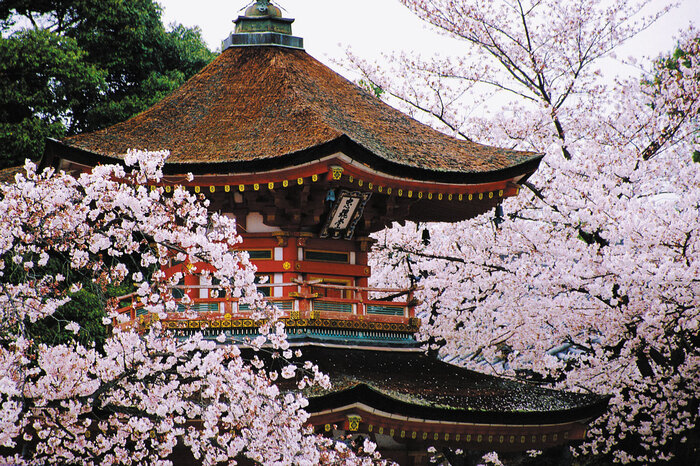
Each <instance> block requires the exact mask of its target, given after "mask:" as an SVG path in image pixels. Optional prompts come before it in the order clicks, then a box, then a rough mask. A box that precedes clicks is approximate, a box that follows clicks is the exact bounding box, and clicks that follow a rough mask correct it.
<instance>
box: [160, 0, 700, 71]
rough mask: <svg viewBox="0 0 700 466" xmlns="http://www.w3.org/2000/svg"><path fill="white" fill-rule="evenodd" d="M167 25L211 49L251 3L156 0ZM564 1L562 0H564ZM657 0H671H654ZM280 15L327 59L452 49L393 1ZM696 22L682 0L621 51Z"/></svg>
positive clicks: (656, 46) (649, 44) (665, 39)
mask: <svg viewBox="0 0 700 466" xmlns="http://www.w3.org/2000/svg"><path fill="white" fill-rule="evenodd" d="M157 1H158V3H160V4H161V6H162V7H163V9H164V12H163V21H164V22H165V23H166V24H169V23H171V22H178V23H181V24H183V25H185V26H190V27H191V26H199V27H200V28H201V29H202V33H203V36H204V39H205V40H206V41H207V44H208V45H209V48H210V49H212V50H215V49H217V48H219V47H220V44H221V41H222V40H223V39H224V38H225V37H227V36H228V35H229V34H230V33H231V31H232V30H233V23H232V21H233V20H234V19H235V18H237V17H238V15H239V14H242V11H241V10H242V9H243V8H244V7H245V6H247V5H248V4H250V3H251V2H250V1H248V0H157ZM562 1H565V0H562ZM656 1H657V2H658V4H660V5H664V4H668V3H670V0H656ZM273 3H275V4H277V5H279V6H281V7H282V8H283V12H284V16H285V17H291V18H295V19H296V21H295V22H294V24H293V26H292V27H293V33H294V35H296V36H300V37H303V38H304V46H305V49H306V51H307V52H308V53H310V54H311V55H313V56H314V57H316V58H317V59H319V60H321V61H323V62H325V63H328V59H327V58H326V57H327V56H331V57H340V56H342V54H343V52H342V51H343V49H344V48H345V47H347V46H351V47H352V49H353V50H354V51H355V53H356V54H357V55H359V56H363V57H365V58H372V57H378V56H379V52H391V51H394V50H417V51H420V52H421V53H424V54H430V53H432V52H436V51H440V52H445V50H450V49H455V47H459V46H460V45H459V44H457V45H455V41H451V40H449V39H446V38H444V37H441V36H439V35H438V34H436V33H435V32H433V31H430V30H428V29H427V28H426V26H425V25H424V23H423V22H422V21H420V20H419V19H417V18H416V17H415V16H414V15H413V14H412V13H411V12H410V11H408V9H406V8H405V7H404V6H402V5H401V4H400V3H399V2H398V1H397V0H278V1H277V2H273ZM689 24H694V25H695V26H696V27H700V0H680V6H679V8H677V9H675V10H673V11H672V12H671V13H670V14H669V15H667V16H666V17H664V18H662V20H661V21H659V22H657V23H656V24H655V25H653V26H652V27H651V28H650V29H648V30H647V31H644V32H643V33H642V34H640V35H639V36H638V37H637V38H636V39H634V41H633V42H632V43H630V44H629V46H628V47H626V48H625V49H623V50H621V51H620V53H619V55H620V56H627V55H633V56H635V57H636V58H638V59H641V58H643V57H656V56H657V55H658V54H659V53H662V52H666V51H669V50H671V49H672V48H673V46H674V40H673V37H674V36H675V35H676V34H677V31H678V30H680V29H681V28H684V27H687V26H688V25H689Z"/></svg>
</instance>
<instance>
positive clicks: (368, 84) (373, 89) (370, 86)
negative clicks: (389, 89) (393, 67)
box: [357, 79, 384, 99]
mask: <svg viewBox="0 0 700 466" xmlns="http://www.w3.org/2000/svg"><path fill="white" fill-rule="evenodd" d="M357 85H358V86H360V87H361V88H362V89H364V90H366V91H367V92H369V93H370V94H372V95H374V96H375V97H376V98H378V99H381V98H382V94H384V89H382V88H381V87H380V86H377V85H376V84H374V83H373V82H372V81H368V80H364V79H360V80H359V81H358V82H357Z"/></svg>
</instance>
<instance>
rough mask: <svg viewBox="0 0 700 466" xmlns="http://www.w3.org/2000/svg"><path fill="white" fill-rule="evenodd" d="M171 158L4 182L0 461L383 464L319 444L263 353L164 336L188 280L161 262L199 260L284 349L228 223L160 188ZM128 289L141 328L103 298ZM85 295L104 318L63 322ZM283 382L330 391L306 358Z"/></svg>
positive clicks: (275, 346) (31, 173) (178, 190)
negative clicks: (185, 457)
mask: <svg viewBox="0 0 700 466" xmlns="http://www.w3.org/2000/svg"><path fill="white" fill-rule="evenodd" d="M166 157H167V153H164V152H138V151H133V152H130V153H129V154H127V156H126V157H125V166H119V165H105V166H97V167H95V168H94V169H93V170H92V171H91V172H86V173H82V174H80V175H79V176H77V177H75V176H71V175H70V174H66V173H63V172H60V173H55V172H54V171H53V170H51V169H47V170H45V171H44V172H42V173H37V171H36V167H35V166H34V165H33V164H32V163H30V162H27V164H26V173H25V174H20V175H17V176H16V179H15V182H14V183H11V184H6V185H2V186H0V463H12V464H24V463H32V464H35V463H36V464H38V463H59V464H69V463H80V464H168V463H169V462H170V460H171V458H172V455H173V453H174V452H176V451H180V453H177V454H178V455H181V454H182V453H181V452H182V449H183V448H184V449H186V450H188V451H189V453H188V454H189V455H191V456H192V457H193V458H194V459H196V460H197V461H198V462H199V463H201V464H217V463H220V462H230V463H235V460H236V458H241V457H247V458H250V459H252V460H254V461H257V462H260V463H263V464H306V465H312V464H318V463H319V462H321V461H325V460H328V461H331V462H333V461H336V462H343V461H344V462H346V463H347V464H375V463H377V462H378V461H379V460H378V459H377V456H376V455H374V454H361V455H360V456H362V457H360V456H357V455H356V454H355V451H354V450H352V449H350V448H347V447H346V446H345V444H342V445H341V446H338V445H337V442H336V441H334V440H332V439H326V438H323V437H319V436H316V435H314V434H313V432H312V431H311V430H309V428H308V427H307V426H306V425H305V424H306V421H307V419H308V414H307V413H306V412H305V411H304V407H306V406H307V404H308V402H307V400H306V399H305V398H303V397H302V396H301V395H300V394H299V393H298V392H293V391H291V392H290V391H281V390H280V389H279V388H278V386H277V385H275V384H274V383H273V379H274V378H275V375H274V374H273V373H271V371H268V370H267V369H266V367H265V364H264V363H262V362H261V361H262V359H263V358H258V357H254V358H253V359H252V360H250V359H249V358H248V357H244V356H243V355H242V353H241V351H240V349H239V348H238V347H236V346H222V345H218V344H217V343H218V342H216V341H211V340H206V339H204V338H203V337H202V335H201V334H196V335H194V336H192V337H190V338H174V337H172V336H170V335H169V334H167V333H166V332H164V331H163V330H162V329H161V328H160V325H159V323H158V317H162V316H164V315H165V313H167V312H168V311H169V310H173V309H174V308H175V306H176V304H177V303H176V301H175V299H174V298H173V295H172V292H171V287H172V286H173V284H176V283H177V281H178V280H179V279H180V278H182V277H181V276H175V277H173V276H167V275H166V274H165V273H164V272H163V269H164V267H166V266H168V265H169V264H171V263H172V262H173V261H177V262H185V263H188V264H199V265H201V264H206V265H207V270H208V273H210V274H211V276H212V277H213V278H216V279H217V280H218V283H220V285H219V286H220V287H221V288H222V290H224V291H226V292H227V293H229V294H230V295H231V296H236V297H240V299H241V300H243V301H244V302H247V303H249V304H251V306H252V307H254V308H256V309H258V314H259V315H261V316H262V317H265V318H266V324H265V325H264V326H263V327H262V328H261V329H260V331H261V335H262V336H261V337H260V338H259V339H257V340H256V341H255V342H254V343H255V345H254V346H255V347H256V348H258V349H259V348H260V347H262V346H263V345H265V346H266V347H269V348H271V350H273V351H278V352H283V353H284V354H285V355H286V354H287V353H289V345H288V343H287V341H286V335H285V333H284V328H283V325H282V324H281V322H277V321H276V320H275V318H276V311H275V309H274V308H272V307H270V306H267V305H266V304H265V302H264V300H263V297H262V296H261V295H259V294H258V293H257V291H256V286H255V283H254V277H255V275H254V274H255V270H254V268H253V267H252V265H251V264H250V263H249V261H248V257H247V255H246V254H243V253H240V252H237V251H236V250H235V249H234V247H235V245H236V244H237V243H238V242H239V241H240V238H239V237H238V235H237V234H236V228H235V221H234V220H232V219H230V218H228V217H226V216H223V215H218V214H216V213H210V212H209V211H208V208H207V207H208V205H207V201H206V200H205V199H204V198H198V197H196V196H195V195H193V194H190V193H189V192H188V191H187V190H186V189H184V188H182V187H179V186H173V187H172V189H171V190H165V189H164V187H163V186H162V185H163V184H164V183H165V181H164V180H163V175H162V167H163V163H164V161H165V158H166ZM167 191H171V192H167ZM200 268H201V267H200ZM184 270H185V271H184V272H181V274H183V273H196V272H197V267H192V268H191V269H190V268H187V267H185V268H184ZM124 286H126V287H127V288H128V289H130V290H132V291H133V293H132V294H135V295H136V296H138V298H139V300H138V301H139V303H140V304H139V305H140V306H143V309H144V312H146V313H148V314H149V315H150V316H151V321H152V322H153V324H152V325H151V326H150V328H148V329H147V331H145V332H141V333H139V332H136V331H135V330H134V329H131V328H130V327H129V326H124V325H121V324H122V323H123V321H124V316H123V315H121V314H119V313H118V312H117V309H118V307H119V306H120V296H113V295H112V294H110V293H111V291H113V290H114V289H120V288H119V287H124ZM86 288H89V289H90V290H91V293H93V294H94V295H95V296H97V297H98V301H99V304H98V305H99V307H100V308H101V309H102V311H103V314H102V315H103V321H100V322H97V323H95V322H89V321H86V320H85V318H84V317H85V316H84V315H81V316H79V317H80V318H76V319H73V320H71V319H67V318H66V317H65V313H62V309H63V307H65V306H66V305H68V304H70V303H71V301H72V300H75V299H77V296H78V295H79V294H80V293H81V292H84V290H85V289H86ZM122 305H123V304H122ZM84 313H85V314H87V309H84ZM38 324H44V325H54V326H56V325H57V326H59V327H60V328H59V330H62V331H64V334H63V335H62V338H63V340H61V341H59V342H56V341H52V340H48V339H46V338H45V335H41V334H40V332H37V330H36V329H37V327H36V325H38ZM94 325H106V326H108V327H110V328H111V332H110V333H109V335H108V336H107V338H106V339H105V341H104V342H102V343H101V344H99V345H98V344H96V342H95V341H89V339H88V342H87V343H80V342H79V341H78V339H77V337H78V336H80V335H83V333H84V332H86V331H87V330H88V327H90V326H94ZM41 328H45V327H41ZM74 337H75V338H74ZM289 356H291V355H289ZM283 376H284V377H295V378H296V380H298V382H299V383H300V384H327V383H328V382H327V378H325V377H324V376H323V374H320V373H319V372H318V370H317V369H316V370H315V368H314V367H313V365H311V364H307V365H306V367H305V369H297V368H296V367H295V366H288V367H286V368H285V369H284V371H283ZM365 448H366V449H367V447H365ZM176 449H179V450H176ZM370 453H371V452H370ZM3 454H4V455H5V456H2V455H3Z"/></svg>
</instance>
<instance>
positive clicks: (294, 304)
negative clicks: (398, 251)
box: [114, 281, 416, 327]
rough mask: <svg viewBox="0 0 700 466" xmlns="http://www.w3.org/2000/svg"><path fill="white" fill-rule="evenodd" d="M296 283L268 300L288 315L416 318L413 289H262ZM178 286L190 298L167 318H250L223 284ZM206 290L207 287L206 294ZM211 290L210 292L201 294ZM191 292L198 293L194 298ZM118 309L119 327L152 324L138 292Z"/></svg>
mask: <svg viewBox="0 0 700 466" xmlns="http://www.w3.org/2000/svg"><path fill="white" fill-rule="evenodd" d="M285 287H296V288H297V289H296V290H294V291H292V292H290V293H288V294H287V296H284V297H282V296H270V297H267V298H266V300H267V301H268V302H269V303H271V304H274V305H275V306H277V307H278V308H279V309H280V310H281V311H282V312H283V318H286V319H296V320H299V319H306V320H309V319H312V320H313V319H332V320H344V321H355V320H359V321H366V322H376V323H395V324H406V325H407V324H408V323H409V322H414V323H415V320H416V319H414V317H415V315H414V305H415V302H414V299H413V292H414V291H415V288H414V289H398V288H371V287H356V286H345V285H336V284H326V283H321V282H319V281H298V282H296V281H295V282H292V283H264V284H259V285H258V288H266V289H270V290H273V289H275V288H285ZM173 290H180V293H182V294H187V295H188V296H189V303H188V304H187V305H185V304H183V303H179V304H178V309H177V310H176V311H174V312H169V313H168V316H167V318H166V319H165V320H166V321H183V320H192V319H196V320H197V321H199V322H201V321H210V322H216V321H231V320H237V319H250V318H251V310H250V308H249V307H248V306H247V305H246V304H242V303H239V302H238V299H237V298H231V297H228V296H225V297H219V296H218V295H219V288H218V287H217V286H215V285H190V286H187V285H179V286H176V287H173ZM202 290H207V292H206V293H202ZM320 290H335V291H340V292H343V293H344V294H346V296H348V297H345V298H337V297H329V296H323V295H321V293H319V291H320ZM369 293H385V294H387V293H388V294H390V297H391V298H392V299H384V300H382V299H368V298H367V296H368V294H369ZM202 294H206V297H197V295H200V296H201V295H202ZM192 295H195V296H194V297H192ZM403 296H405V297H406V298H405V301H395V300H394V299H397V297H403ZM119 305H120V308H119V313H120V314H122V315H128V319H123V320H126V322H125V323H121V324H120V323H117V322H115V323H114V324H115V325H118V326H120V327H134V326H139V325H143V324H145V325H148V322H150V320H151V317H150V316H148V315H147V312H146V311H145V309H144V306H143V303H141V302H140V300H139V297H138V296H137V295H136V294H135V293H131V294H129V295H126V296H123V297H122V298H121V299H120V304H119Z"/></svg>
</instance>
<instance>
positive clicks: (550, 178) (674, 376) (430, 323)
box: [350, 0, 700, 464]
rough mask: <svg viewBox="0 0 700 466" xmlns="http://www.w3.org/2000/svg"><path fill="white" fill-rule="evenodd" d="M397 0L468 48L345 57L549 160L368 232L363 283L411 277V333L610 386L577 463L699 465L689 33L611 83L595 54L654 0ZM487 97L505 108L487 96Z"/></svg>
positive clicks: (602, 55) (432, 111)
mask: <svg viewBox="0 0 700 466" xmlns="http://www.w3.org/2000/svg"><path fill="white" fill-rule="evenodd" d="M402 3H403V4H405V5H406V6H407V7H409V8H410V9H411V10H413V11H414V12H415V13H416V14H417V15H418V16H420V17H421V18H422V19H424V20H426V21H427V22H429V23H430V24H432V25H433V26H434V27H436V28H438V29H439V30H441V31H443V32H444V33H445V34H447V35H449V36H451V37H453V38H455V39H461V40H463V41H465V43H466V45H467V46H468V47H466V48H465V50H466V54H465V56H464V57H463V58H461V59H460V58H439V57H438V58H431V59H425V58H421V57H415V56H409V55H403V56H395V57H393V58H394V60H393V62H394V63H396V65H395V66H394V67H393V68H388V69H386V70H385V69H381V68H380V67H378V66H376V65H373V64H369V63H367V62H364V61H363V60H361V59H359V58H358V57H355V56H353V55H352V54H350V60H351V62H352V63H353V64H354V65H355V66H356V69H358V70H359V71H360V72H361V73H362V74H363V80H364V81H365V82H366V83H369V85H370V86H373V87H377V88H381V89H382V91H384V92H383V93H382V94H381V97H382V98H385V99H387V100H388V101H391V102H392V103H395V104H397V105H398V106H401V107H403V108H405V109H407V110H408V111H412V112H413V113H414V114H416V115H417V116H419V117H421V118H424V119H426V120H429V121H431V122H433V123H434V124H435V126H436V127H438V128H440V129H442V130H444V131H447V132H449V133H452V134H454V135H457V136H458V137H464V138H469V139H472V140H477V141H479V142H485V143H491V144H495V145H500V146H506V147H513V148H519V149H527V150H535V151H538V152H541V153H544V154H545V158H544V159H543V162H542V164H541V166H540V168H539V170H538V171H537V172H536V173H535V174H534V175H533V176H532V177H531V178H530V179H528V180H526V181H525V182H524V186H525V188H526V189H524V190H523V191H522V192H521V194H520V196H518V197H517V198H514V199H508V200H506V201H505V202H504V204H503V213H501V211H496V212H495V213H489V214H485V215H482V216H480V217H477V218H475V219H473V220H470V221H466V222H463V223H460V224H457V225H449V224H418V225H416V224H411V223H408V224H406V225H404V226H400V225H395V226H394V227H393V228H391V229H388V230H386V231H384V232H381V233H379V234H378V235H376V239H377V244H376V245H375V249H374V254H373V256H372V259H371V260H372V266H373V277H374V279H375V281H376V282H375V284H376V285H380V286H385V285H392V286H395V285H396V284H397V283H396V282H397V281H401V282H402V283H401V285H402V286H410V285H413V284H416V283H417V282H420V284H421V285H422V286H423V289H422V291H421V292H420V293H419V295H417V297H418V298H420V299H421V300H422V301H423V304H422V305H421V308H420V312H421V315H422V316H423V320H424V323H425V324H426V325H424V327H423V329H422V334H421V337H422V339H423V340H424V341H425V343H426V345H427V346H428V348H429V349H430V350H433V351H439V352H440V354H442V355H443V356H445V357H448V358H450V360H454V361H457V362H459V363H461V364H464V365H466V366H468V367H470V368H472V369H475V370H480V371H487V372H491V373H497V374H500V375H503V376H508V377H516V378H520V379H527V380H530V381H532V382H533V383H543V384H551V385H553V386H556V387H559V388H566V389H570V390H581V391H591V392H596V393H600V394H607V395H610V396H611V399H610V408H609V410H608V412H607V413H606V414H605V415H603V416H602V417H601V418H599V419H598V420H596V421H595V422H594V424H593V425H592V427H591V429H590V432H589V435H588V437H587V439H586V441H585V442H584V443H583V444H582V445H579V446H577V448H576V449H575V450H574V452H575V454H577V455H582V458H583V459H582V460H581V461H590V462H596V461H604V462H605V461H608V460H612V461H615V462H621V463H635V462H636V463H642V464H648V463H652V462H662V463H663V462H669V463H673V462H675V464H689V463H692V462H693V461H695V459H696V456H695V455H697V448H698V428H697V423H698V416H699V413H698V409H699V405H700V403H699V397H698V393H700V373H699V371H698V369H699V366H700V339H699V338H698V334H699V328H698V327H699V319H700V315H699V314H700V311H699V306H698V303H700V260H699V259H700V238H699V237H700V220H699V210H700V166H698V164H694V163H693V162H692V160H691V154H692V153H693V151H694V150H697V145H696V144H697V139H696V137H697V128H698V124H697V118H698V110H699V109H700V85H699V83H700V82H699V80H698V78H699V77H700V62H699V60H698V50H699V48H700V37H699V34H698V31H697V30H694V29H690V30H688V31H685V32H684V33H683V34H682V35H681V37H680V38H679V39H678V40H679V49H680V50H683V51H686V52H687V53H686V54H685V56H684V60H683V61H682V62H679V63H681V64H680V66H677V67H668V66H664V60H663V59H659V60H656V61H654V62H653V63H652V64H651V65H650V66H651V68H650V69H649V72H648V74H647V75H646V76H643V77H641V76H637V77H634V78H632V79H626V80H617V81H615V82H613V81H612V80H610V79H608V80H607V81H606V80H603V77H604V75H605V73H604V72H603V71H604V68H605V66H607V64H609V63H610V62H609V61H606V60H608V59H609V58H610V57H611V54H613V53H614V51H615V49H616V48H617V47H618V46H619V45H620V44H622V43H623V42H624V41H625V40H626V39H628V38H629V37H631V36H633V35H634V34H635V33H637V32H639V31H640V30H641V29H643V28H645V27H646V26H647V25H648V24H650V22H652V21H654V20H655V19H656V18H657V17H658V15H659V14H663V13H664V11H665V10H660V11H657V12H656V13H652V14H651V16H642V15H641V14H640V13H644V12H647V11H648V9H649V8H650V7H651V6H652V5H651V2H649V1H646V2H628V1H620V2H605V1H598V0H576V1H567V2H560V1H554V0H551V1H550V0H542V1H526V0H515V1H505V0H502V1H501V0H495V1H486V0H484V1H481V0H463V1H456V0H431V1H423V0H402ZM384 62H386V63H391V62H392V60H385V61H384ZM494 95H495V96H496V97H494ZM494 98H495V99H497V102H498V105H497V107H499V110H498V112H497V113H494V111H493V110H490V109H489V108H488V107H487V106H486V105H487V103H488V102H493V101H494V100H493V99H494ZM426 229H427V230H429V233H430V234H429V235H426V234H424V230H426ZM428 238H429V239H428Z"/></svg>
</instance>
